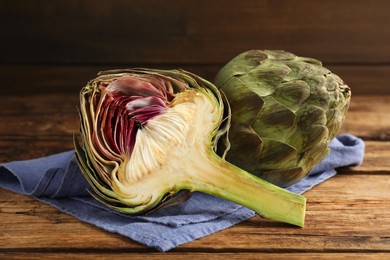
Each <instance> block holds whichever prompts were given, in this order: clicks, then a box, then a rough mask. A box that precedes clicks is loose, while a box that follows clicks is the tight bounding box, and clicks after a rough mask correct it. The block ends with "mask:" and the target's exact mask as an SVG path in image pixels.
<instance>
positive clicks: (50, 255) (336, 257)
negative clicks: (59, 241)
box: [0, 251, 390, 260]
mask: <svg viewBox="0 0 390 260" xmlns="http://www.w3.org/2000/svg"><path fill="white" fill-rule="evenodd" d="M0 257H4V258H5V259H9V260H16V259H31V260H40V259H42V258H47V259H53V260H54V259H65V258H68V259H100V258H109V259H124V258H128V257H131V259H135V260H137V259H138V260H144V259H145V257H147V258H148V259H172V258H174V259H188V258H191V259H209V258H210V257H212V258H213V259H270V260H273V259H281V258H282V259H291V260H309V259H315V260H316V259H332V260H350V259H379V260H381V259H383V260H387V259H389V258H390V254H387V253H223V252H222V253H218V254H215V253H214V254H212V255H211V254H209V253H197V252H188V253H187V252H180V253H177V252H170V253H148V254H147V256H146V255H145V254H140V253H129V252H120V253H109V252H104V253H103V254H101V253H97V252H87V253H85V252H68V253H64V252H41V251H38V252H37V251H34V252H12V251H11V252H5V253H1V252H0Z"/></svg>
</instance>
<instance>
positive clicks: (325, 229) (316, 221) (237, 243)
mask: <svg viewBox="0 0 390 260" xmlns="http://www.w3.org/2000/svg"><path fill="white" fill-rule="evenodd" d="M389 190H390V178H389V177H388V176H386V177H384V176H382V175H366V176H364V181H362V176H361V175H348V174H344V175H337V176H336V177H334V178H332V179H330V180H328V181H326V182H324V183H322V184H320V185H318V186H317V187H315V188H314V189H312V190H310V191H309V192H307V193H305V196H306V197H307V199H308V204H307V217H306V224H305V227H304V228H296V227H292V226H290V225H287V224H282V223H276V222H273V221H268V220H264V219H262V218H260V217H254V218H252V219H250V220H249V221H245V222H243V223H241V224H239V225H236V226H234V227H232V228H229V229H227V230H223V231H221V232H217V233H215V234H213V235H211V236H207V237H204V238H201V239H199V240H196V241H193V242H191V243H188V244H185V245H182V246H180V247H179V248H177V249H175V250H173V252H175V251H176V252H184V251H185V252H187V251H189V252H227V253H228V252H230V253H232V252H260V253H261V252H262V253H272V252H273V253H275V252H280V253H297V252H304V253H316V252H317V253H318V252H325V253H331V252H350V253H352V252H354V253H369V252H371V253H375V252H377V253H379V252H381V253H390V247H389V245H390V217H389V216H390V193H389ZM0 195H1V196H0V205H1V208H0V209H1V211H0V223H2V224H1V225H2V227H1V229H0V234H1V236H0V249H1V251H20V252H23V250H37V251H39V250H40V248H41V250H42V248H44V250H46V252H47V251H50V250H51V249H53V250H55V251H58V252H67V251H69V250H70V251H72V250H73V251H75V250H76V251H77V252H79V251H81V252H82V251H83V250H87V251H88V252H91V251H92V252H93V251H94V250H100V252H104V251H105V250H107V251H108V252H112V253H115V252H121V251H123V250H124V251H125V252H128V251H131V252H137V251H138V252H147V251H153V250H152V249H147V248H146V247H144V246H142V245H139V244H137V243H135V242H132V241H130V240H128V239H125V238H123V237H121V236H119V235H116V234H112V233H109V232H105V231H102V230H100V229H98V228H96V227H94V226H92V225H88V224H85V223H82V222H80V221H78V220H76V219H74V218H72V217H70V216H68V215H65V214H63V213H60V212H58V211H57V210H55V209H53V208H52V207H50V206H47V205H44V204H42V203H40V202H37V201H35V200H33V199H32V198H29V197H25V196H22V195H17V194H14V193H11V192H9V191H5V190H0ZM248 241H250V242H248ZM126 250H127V251H126Z"/></svg>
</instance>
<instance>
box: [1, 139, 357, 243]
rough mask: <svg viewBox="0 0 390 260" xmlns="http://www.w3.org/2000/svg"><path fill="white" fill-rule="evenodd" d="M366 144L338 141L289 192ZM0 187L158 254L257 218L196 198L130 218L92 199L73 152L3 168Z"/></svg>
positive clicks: (346, 162)
mask: <svg viewBox="0 0 390 260" xmlns="http://www.w3.org/2000/svg"><path fill="white" fill-rule="evenodd" d="M363 155H364V142H363V140H361V139H359V138H357V137H355V136H352V135H339V136H337V138H335V139H334V140H333V141H332V143H331V144H330V153H329V155H328V156H327V157H326V158H325V159H324V160H323V161H322V162H321V163H320V164H319V165H318V166H317V167H315V168H314V169H313V170H312V171H311V172H310V174H309V175H308V176H306V177H305V178H304V179H302V180H301V181H300V182H298V183H296V184H294V185H292V186H290V187H288V188H287V189H288V190H290V191H292V192H295V193H299V194H301V193H303V192H305V191H307V190H309V189H311V188H312V187H314V186H315V185H317V184H319V183H321V182H323V181H325V180H327V179H329V178H330V177H332V176H334V175H335V174H336V170H335V169H336V168H338V167H343V166H351V165H359V164H361V163H362V161H363ZM0 187H2V188H5V189H8V190H11V191H14V192H17V193H21V194H24V195H29V196H33V197H34V198H35V199H37V200H39V201H42V202H44V203H47V204H50V205H52V206H54V207H56V208H58V209H59V210H61V211H63V212H65V213H68V214H70V215H72V216H74V217H76V218H78V219H80V220H82V221H85V222H88V223H91V224H93V225H96V226H98V227H100V228H102V229H105V230H108V231H110V232H114V233H119V234H121V235H123V236H126V237H128V238H131V239H133V240H135V241H138V242H140V243H143V244H145V245H147V246H150V247H154V248H156V249H157V250H159V251H167V250H170V249H172V248H174V247H176V246H178V245H181V244H184V243H187V242H190V241H192V240H195V239H198V238H201V237H204V236H207V235H210V234H212V233H214V232H217V231H219V230H223V229H226V228H228V227H231V226H233V225H235V224H237V223H239V222H241V221H244V220H247V219H249V218H251V217H253V216H254V215H255V213H254V212H253V211H252V210H250V209H247V208H245V207H243V206H240V205H237V204H235V203H233V202H230V201H226V200H223V199H220V198H216V197H213V196H210V195H207V194H203V193H198V192H196V193H194V194H193V195H192V197H191V198H190V199H189V200H188V201H186V202H185V203H183V204H181V205H177V206H172V207H169V208H165V209H163V210H161V211H158V212H156V213H153V214H150V215H147V216H128V215H124V214H121V213H118V212H115V211H112V210H110V209H109V208H107V207H106V206H104V205H102V204H101V203H100V202H98V201H96V200H95V199H93V198H92V197H91V196H89V194H88V192H87V188H88V187H89V185H88V183H87V182H86V180H85V179H84V177H83V175H82V174H81V173H80V171H79V168H78V166H77V163H76V161H75V153H74V151H73V150H72V151H67V152H64V153H60V154H55V155H52V156H48V157H44V158H39V159H34V160H27V161H15V162H9V163H4V164H2V165H0Z"/></svg>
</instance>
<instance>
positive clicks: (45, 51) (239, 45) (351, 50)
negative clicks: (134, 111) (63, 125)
mask: <svg viewBox="0 0 390 260" xmlns="http://www.w3.org/2000/svg"><path fill="white" fill-rule="evenodd" d="M389 13H390V1H387V0H370V1H367V0H295V1H290V0H245V1H237V0H187V1H183V0H165V1H158V0H143V1H134V0H133V1H130V0H113V1H104V0H67V1H63V0H1V2H0V37H1V41H0V79H1V92H2V95H6V94H17V95H19V94H32V93H36V92H48V93H58V92H61V93H64V92H66V93H75V94H77V92H78V91H79V89H80V88H81V87H82V86H83V85H84V84H85V82H86V81H87V80H89V79H91V78H92V77H94V75H95V74H96V72H98V71H99V70H105V69H111V68H124V67H145V66H146V67H156V68H178V67H180V68H184V69H187V70H190V71H192V72H195V73H198V74H199V75H201V76H203V77H205V78H206V79H208V80H212V79H213V77H214V75H215V74H216V72H217V71H218V69H219V68H221V66H222V65H223V64H224V63H225V62H227V61H228V60H229V59H231V58H233V57H234V56H235V55H237V54H239V53H240V52H243V51H246V50H249V49H284V50H287V51H290V52H293V53H295V54H298V55H301V56H311V57H315V58H317V59H320V60H322V61H323V62H324V64H325V65H326V66H327V67H329V68H330V69H331V70H332V71H333V72H335V73H337V74H339V75H340V76H341V77H342V78H343V79H344V80H345V81H346V82H347V83H348V84H349V85H350V87H351V88H352V90H353V93H354V94H355V95H361V94H366V95H367V94H368V95H371V94H390V90H389V89H390V84H389V83H390V80H389V75H390V14H389Z"/></svg>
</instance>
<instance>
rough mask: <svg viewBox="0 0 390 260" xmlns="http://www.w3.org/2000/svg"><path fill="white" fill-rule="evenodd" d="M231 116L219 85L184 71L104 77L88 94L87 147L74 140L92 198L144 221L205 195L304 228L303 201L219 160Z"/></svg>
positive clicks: (83, 109)
mask: <svg viewBox="0 0 390 260" xmlns="http://www.w3.org/2000/svg"><path fill="white" fill-rule="evenodd" d="M232 107H234V105H232ZM224 108H225V109H224ZM224 110H225V116H226V117H224ZM226 111H227V112H226ZM228 111H229V109H228V106H224V100H223V98H222V96H221V94H220V92H219V91H218V89H217V88H216V87H215V86H214V85H213V84H211V83H210V82H208V81H206V80H204V79H202V78H200V77H198V76H196V75H193V74H191V73H188V72H185V71H178V70H147V69H128V70H115V71H106V72H102V73H100V75H99V76H98V77H97V78H95V79H93V80H91V81H90V82H88V84H87V86H85V87H84V88H83V89H82V90H81V93H80V117H81V127H80V132H81V144H80V143H79V142H78V141H77V140H75V148H76V154H77V156H76V157H77V161H78V163H79V166H80V169H81V171H82V173H83V174H84V176H85V177H86V179H87V180H88V181H89V183H90V185H91V187H92V189H93V191H91V193H92V195H93V196H94V197H95V198H96V199H98V200H100V201H101V202H103V203H104V204H106V205H107V206H109V207H111V208H112V209H114V210H117V211H119V212H122V213H126V214H142V213H149V212H151V211H154V210H157V209H160V208H162V207H166V206H170V205H173V204H176V203H180V202H182V201H183V200H185V199H186V198H188V195H189V194H190V193H191V192H193V191H200V192H205V193H208V194H211V195H215V196H218V197H221V198H224V199H227V200H231V201H234V202H236V203H239V204H242V205H244V206H246V207H249V208H251V209H253V210H254V211H256V212H257V213H258V214H260V215H262V216H264V217H266V218H270V219H274V220H278V221H284V222H287V223H291V224H294V225H298V226H303V223H304V215H305V202H306V200H305V198H304V197H302V196H300V195H297V194H294V193H291V192H288V191H286V190H284V189H282V188H279V187H277V186H275V185H273V184H270V183H268V182H266V181H264V180H262V179H260V178H257V177H255V176H253V175H252V174H250V173H248V172H246V171H244V170H242V169H240V168H238V167H236V166H234V165H232V164H230V163H228V162H226V161H225V160H224V159H223V158H221V157H219V156H218V155H217V154H216V153H215V151H214V149H215V147H216V144H217V143H219V142H221V143H226V142H227V141H226V140H225V141H222V138H223V137H226V134H225V133H226V131H227V130H228V127H229V122H230V114H229V112H228ZM206 206H207V205H206Z"/></svg>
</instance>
